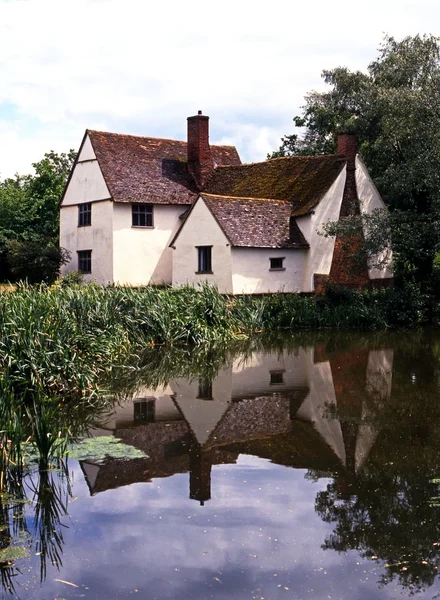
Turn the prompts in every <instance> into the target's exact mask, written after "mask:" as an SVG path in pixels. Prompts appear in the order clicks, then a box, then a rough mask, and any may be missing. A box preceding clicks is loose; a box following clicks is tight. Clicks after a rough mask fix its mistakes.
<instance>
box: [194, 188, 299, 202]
mask: <svg viewBox="0 0 440 600" xmlns="http://www.w3.org/2000/svg"><path fill="white" fill-rule="evenodd" d="M199 196H213V197H214V198H228V199H229V200H258V201H262V202H286V203H290V204H291V203H292V200H288V199H285V198H282V199H279V198H278V199H277V198H258V197H257V196H231V195H229V194H226V195H225V194H210V193H209V192H203V191H201V192H200V193H199Z"/></svg>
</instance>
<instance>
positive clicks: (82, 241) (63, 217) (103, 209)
mask: <svg viewBox="0 0 440 600" xmlns="http://www.w3.org/2000/svg"><path fill="white" fill-rule="evenodd" d="M60 246H61V247H62V248H66V249H67V250H69V251H70V253H71V260H70V262H69V263H68V264H67V265H63V267H62V268H61V274H62V275H65V274H66V273H68V272H69V271H77V270H78V254H77V253H78V250H91V251H92V272H91V273H90V274H86V275H84V280H85V281H96V282H97V283H104V284H105V283H111V282H112V281H113V269H112V261H113V202H111V201H110V200H104V201H103V202H93V203H92V224H91V225H90V226H88V227H78V206H77V205H75V206H73V205H72V206H64V205H63V206H62V207H61V211H60Z"/></svg>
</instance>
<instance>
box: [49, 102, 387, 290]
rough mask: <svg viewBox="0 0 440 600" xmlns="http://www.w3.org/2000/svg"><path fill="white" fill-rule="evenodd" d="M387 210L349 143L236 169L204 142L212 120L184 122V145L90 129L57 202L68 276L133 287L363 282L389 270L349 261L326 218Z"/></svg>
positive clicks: (314, 286) (346, 137)
mask: <svg viewBox="0 0 440 600" xmlns="http://www.w3.org/2000/svg"><path fill="white" fill-rule="evenodd" d="M375 208H384V203H383V201H382V199H381V198H380V196H379V194H378V192H377V190H376V188H375V187H374V184H373V183H372V181H371V179H370V177H369V175H368V172H367V169H366V167H365V165H364V164H363V162H362V160H361V159H360V157H359V156H357V155H356V140H355V138H354V136H352V135H350V134H341V136H340V137H339V148H338V154H337V155H331V156H308V157H306V156H294V157H285V158H278V159H273V160H269V161H264V162H260V163H253V164H247V165H243V164H242V163H241V160H240V157H239V155H238V153H237V150H236V149H235V148H234V147H232V146H217V145H210V144H209V117H207V116H205V115H202V114H201V112H200V111H199V114H197V115H195V116H193V117H189V118H188V139H187V142H182V141H176V140H167V139H158V138H148V137H140V136H130V135H120V134H114V133H104V132H98V131H92V130H87V131H86V133H85V135H84V138H83V141H82V143H81V147H80V150H79V153H78V157H77V160H76V161H75V164H74V166H73V169H72V172H71V173H70V176H69V179H68V182H67V185H66V188H65V191H64V194H63V197H62V199H61V202H60V244H61V246H62V247H64V248H66V249H67V250H69V251H70V253H71V261H70V263H69V264H67V265H65V266H64V267H63V271H62V272H63V274H65V273H67V272H69V271H71V270H79V271H81V272H83V273H84V275H85V278H86V280H95V281H97V282H98V283H119V284H125V285H131V286H139V285H147V284H163V283H165V284H169V285H173V286H179V285H183V284H187V283H189V284H192V285H198V284H200V283H203V282H205V281H207V282H209V283H212V284H215V285H216V286H217V287H218V289H219V290H220V291H221V292H224V293H234V294H239V293H248V294H254V293H274V292H312V291H315V290H318V289H320V288H321V287H322V286H323V285H324V284H325V283H327V282H329V281H330V282H334V283H344V284H346V285H350V286H352V287H367V286H369V285H371V284H372V283H373V282H382V283H384V282H389V281H390V279H391V277H392V273H391V270H390V268H388V269H385V270H377V269H369V268H368V267H367V265H365V267H364V268H363V269H358V272H357V273H355V272H354V271H353V270H352V269H347V268H346V267H347V260H348V257H347V256H346V250H344V248H343V245H342V244H340V243H339V241H338V240H336V241H335V239H334V238H326V237H324V236H322V235H320V231H321V230H322V226H323V224H324V223H326V222H327V221H334V220H337V219H339V218H341V217H344V216H347V215H349V214H351V213H353V212H356V211H357V212H359V211H364V212H371V211H372V210H374V209H375Z"/></svg>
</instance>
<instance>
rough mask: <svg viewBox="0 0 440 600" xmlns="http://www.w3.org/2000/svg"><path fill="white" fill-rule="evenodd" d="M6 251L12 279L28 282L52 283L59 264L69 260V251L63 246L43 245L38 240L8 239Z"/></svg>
mask: <svg viewBox="0 0 440 600" xmlns="http://www.w3.org/2000/svg"><path fill="white" fill-rule="evenodd" d="M6 251H7V258H8V263H9V267H10V270H11V273H12V275H13V276H14V279H17V280H25V279H26V280H27V281H28V282H29V283H41V282H45V283H53V282H54V281H55V279H56V278H57V275H58V272H59V269H60V266H61V265H65V264H66V263H68V262H69V260H70V253H69V252H68V251H67V250H65V249H64V248H60V247H58V246H54V245H52V244H49V245H47V246H43V245H42V244H41V243H40V242H19V241H17V240H8V241H7V242H6Z"/></svg>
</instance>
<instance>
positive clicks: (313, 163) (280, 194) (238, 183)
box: [203, 155, 346, 216]
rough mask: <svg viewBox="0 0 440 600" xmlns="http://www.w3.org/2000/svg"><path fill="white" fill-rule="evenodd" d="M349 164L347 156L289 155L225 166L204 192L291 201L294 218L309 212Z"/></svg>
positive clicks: (206, 186)
mask: <svg viewBox="0 0 440 600" xmlns="http://www.w3.org/2000/svg"><path fill="white" fill-rule="evenodd" d="M345 164H346V161H345V159H344V158H343V157H341V156H337V155H329V156H289V157H285V158H275V159H272V160H268V161H264V162H260V163H252V164H249V165H240V166H224V167H220V168H218V169H216V170H215V171H213V172H212V174H211V175H210V176H209V178H208V180H207V182H206V185H205V186H204V188H203V191H204V192H206V193H209V194H218V195H221V196H228V197H245V198H272V199H273V200H284V201H289V202H290V207H291V210H292V214H293V215H294V216H300V215H305V214H307V213H309V212H310V211H311V210H312V209H313V207H314V206H316V204H318V202H319V201H320V200H321V199H322V197H323V196H324V194H325V193H326V192H327V190H328V189H329V187H330V186H331V185H332V183H333V182H334V181H335V179H336V177H337V176H338V175H339V173H340V172H341V171H342V169H343V168H344V166H345Z"/></svg>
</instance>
